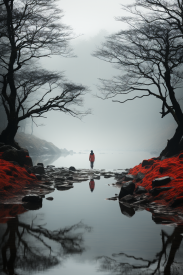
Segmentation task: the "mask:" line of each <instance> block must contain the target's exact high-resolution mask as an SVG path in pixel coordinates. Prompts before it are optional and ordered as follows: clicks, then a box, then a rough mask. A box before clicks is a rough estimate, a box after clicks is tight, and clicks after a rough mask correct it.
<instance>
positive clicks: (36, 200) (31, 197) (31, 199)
mask: <svg viewBox="0 0 183 275" xmlns="http://www.w3.org/2000/svg"><path fill="white" fill-rule="evenodd" d="M22 201H23V202H33V203H40V202H41V203H42V198H41V197H40V196H38V195H36V194H30V195H26V196H25V197H23V198H22Z"/></svg>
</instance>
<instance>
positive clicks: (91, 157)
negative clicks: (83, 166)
mask: <svg viewBox="0 0 183 275" xmlns="http://www.w3.org/2000/svg"><path fill="white" fill-rule="evenodd" d="M89 161H90V164H91V168H92V169H93V165H94V161H95V154H94V153H93V151H92V150H91V153H90V155H89Z"/></svg>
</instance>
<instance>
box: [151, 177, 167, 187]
mask: <svg viewBox="0 0 183 275" xmlns="http://www.w3.org/2000/svg"><path fill="white" fill-rule="evenodd" d="M170 181H171V178H170V177H162V178H156V179H154V180H153V181H152V187H153V188H154V187H157V186H162V185H165V184H168V183H169V182H170Z"/></svg>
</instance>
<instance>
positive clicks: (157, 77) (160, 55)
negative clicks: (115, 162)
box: [94, 0, 183, 156]
mask: <svg viewBox="0 0 183 275" xmlns="http://www.w3.org/2000/svg"><path fill="white" fill-rule="evenodd" d="M146 2H147V3H148V4H147V3H146ZM151 2H160V1H155V0H154V1H153V0H152V1H151V0H149V1H145V0H144V1H143V0H141V1H140V0H139V1H138V0H137V1H136V4H134V5H129V6H126V7H124V6H123V8H124V9H126V10H127V11H128V12H130V16H129V17H120V18H117V20H119V21H121V22H122V23H126V24H128V26H129V28H128V29H124V30H121V31H120V32H118V33H116V34H114V35H111V36H109V37H107V39H106V42H105V43H103V45H102V47H101V48H100V49H99V50H97V51H96V52H95V53H94V56H95V57H97V58H99V59H102V60H104V61H107V62H110V63H112V64H114V65H115V67H117V69H119V71H120V75H119V76H117V77H114V78H113V79H112V80H105V79H101V83H102V85H101V87H100V89H101V91H102V97H103V99H108V98H113V97H116V96H118V95H126V96H127V99H126V100H122V101H120V100H113V101H114V102H119V103H125V102H127V101H131V100H135V99H138V98H140V99H141V98H143V97H148V96H154V97H156V98H157V99H159V100H161V102H162V110H161V115H162V118H163V117H165V116H166V115H168V114H171V115H172V116H173V118H174V120H175V122H176V123H177V129H176V132H175V134H174V136H173V137H172V138H171V139H170V140H169V141H168V144H167V146H166V148H165V149H164V150H163V151H162V153H161V155H165V156H170V155H173V154H175V153H177V152H179V151H180V149H183V144H181V139H182V136H183V112H182V109H181V106H180V104H179V102H178V99H177V97H176V91H177V90H178V89H179V88H182V86H183V77H182V75H183V74H182V64H183V47H182V32H181V31H180V29H179V28H178V25H177V27H175V24H174V23H173V20H172V19H171V18H169V17H168V16H167V15H166V14H165V12H164V13H163V15H164V20H163V15H161V13H162V12H163V10H162V9H161V13H158V12H157V11H156V10H155V11H154V10H153V6H152V5H151ZM161 2H163V3H164V4H165V6H166V3H165V2H168V1H161ZM178 2H180V1H174V6H175V7H176V10H179V12H181V10H180V6H179V5H178ZM142 7H143V8H148V9H149V13H148V12H147V11H146V13H145V12H144V10H143V9H142ZM138 8H139V9H138ZM181 8H182V6H181ZM174 15H176V12H175V13H174ZM177 17H178V16H177ZM177 17H176V18H177ZM176 18H175V21H176ZM181 24H182V23H181Z"/></svg>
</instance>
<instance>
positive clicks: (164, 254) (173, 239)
mask: <svg viewBox="0 0 183 275" xmlns="http://www.w3.org/2000/svg"><path fill="white" fill-rule="evenodd" d="M182 232H183V229H182V227H181V226H178V227H176V228H175V229H174V231H173V233H172V234H171V235H168V234H167V233H166V231H165V230H162V231H161V237H162V249H161V251H160V252H158V253H157V254H156V256H155V258H154V259H152V260H148V259H144V258H142V257H135V256H133V255H128V254H126V253H118V254H113V255H112V257H113V258H110V257H106V256H101V257H98V258H97V261H99V263H100V265H99V270H100V271H105V270H110V271H111V272H112V273H113V274H124V273H125V274H151V275H156V274H165V275H174V274H176V275H178V274H182V270H183V266H182V263H181V262H180V263H178V262H176V261H175V256H176V253H177V251H178V250H179V248H180V245H181V242H182V238H183V237H182V235H181V234H182ZM169 247H170V249H169ZM115 258H118V259H120V258H123V259H124V260H116V259H115ZM131 262H134V263H133V264H132V263H131ZM162 268H163V270H164V271H162Z"/></svg>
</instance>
